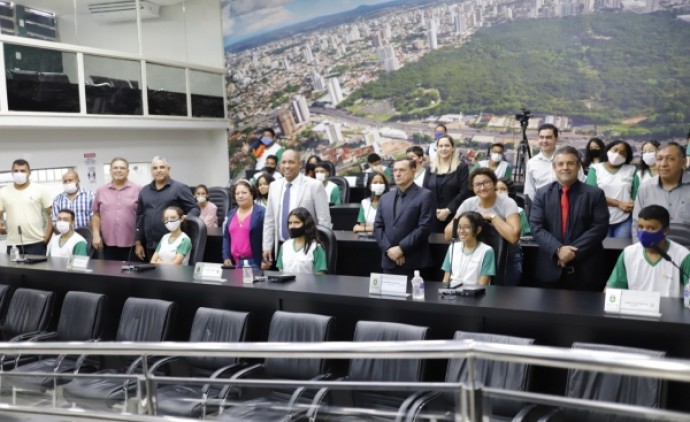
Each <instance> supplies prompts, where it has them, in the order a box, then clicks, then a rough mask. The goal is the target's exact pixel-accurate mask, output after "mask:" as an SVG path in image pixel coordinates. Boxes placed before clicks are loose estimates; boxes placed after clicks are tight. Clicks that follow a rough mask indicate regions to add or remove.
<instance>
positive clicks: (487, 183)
mask: <svg viewBox="0 0 690 422" xmlns="http://www.w3.org/2000/svg"><path fill="white" fill-rule="evenodd" d="M492 184H493V182H492V181H491V180H485V181H483V182H477V183H473V184H472V186H473V187H474V188H475V189H479V188H483V187H487V186H491V185H492Z"/></svg>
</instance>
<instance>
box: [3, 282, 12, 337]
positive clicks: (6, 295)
mask: <svg viewBox="0 0 690 422" xmlns="http://www.w3.org/2000/svg"><path fill="white" fill-rule="evenodd" d="M12 291H13V289H12V286H8V285H7V284H0V327H2V324H4V323H5V315H7V306H8V305H9V303H10V298H11V297H12Z"/></svg>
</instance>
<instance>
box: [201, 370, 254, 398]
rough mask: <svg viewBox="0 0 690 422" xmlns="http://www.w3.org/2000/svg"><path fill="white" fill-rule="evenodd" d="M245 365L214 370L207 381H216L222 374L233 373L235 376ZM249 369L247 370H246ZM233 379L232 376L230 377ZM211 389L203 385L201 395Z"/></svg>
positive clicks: (209, 386)
mask: <svg viewBox="0 0 690 422" xmlns="http://www.w3.org/2000/svg"><path fill="white" fill-rule="evenodd" d="M245 365H246V364H245V363H243V362H238V363H233V364H232V365H227V366H224V367H222V368H219V369H216V371H215V372H214V373H212V374H211V376H210V377H209V379H216V378H220V377H221V376H222V375H223V374H225V373H232V372H235V374H234V375H237V373H239V370H240V368H243V367H244V366H245ZM247 369H249V368H247ZM232 378H233V379H234V378H235V377H234V376H233V377H232ZM210 388H211V384H204V386H203V388H202V389H201V391H202V393H204V394H207V393H208V390H209V389H210ZM221 391H222V390H221Z"/></svg>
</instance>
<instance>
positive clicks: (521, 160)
mask: <svg viewBox="0 0 690 422" xmlns="http://www.w3.org/2000/svg"><path fill="white" fill-rule="evenodd" d="M515 117H516V118H518V120H519V121H520V127H521V128H522V140H520V145H518V148H517V157H516V159H515V167H514V169H513V181H514V182H515V183H516V184H524V183H525V177H526V176H527V162H528V161H529V159H530V158H532V150H531V149H530V147H529V142H528V141H527V125H528V124H529V111H526V112H525V110H524V109H523V113H522V114H518V115H516V116H515Z"/></svg>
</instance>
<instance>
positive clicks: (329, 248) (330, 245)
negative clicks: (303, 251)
mask: <svg viewBox="0 0 690 422" xmlns="http://www.w3.org/2000/svg"><path fill="white" fill-rule="evenodd" d="M316 231H317V232H318V233H319V240H321V243H322V244H323V248H324V249H325V250H326V259H327V260H328V273H329V274H335V273H336V269H337V268H338V240H337V239H336V238H335V234H334V233H333V230H331V229H329V228H328V227H324V226H316Z"/></svg>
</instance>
